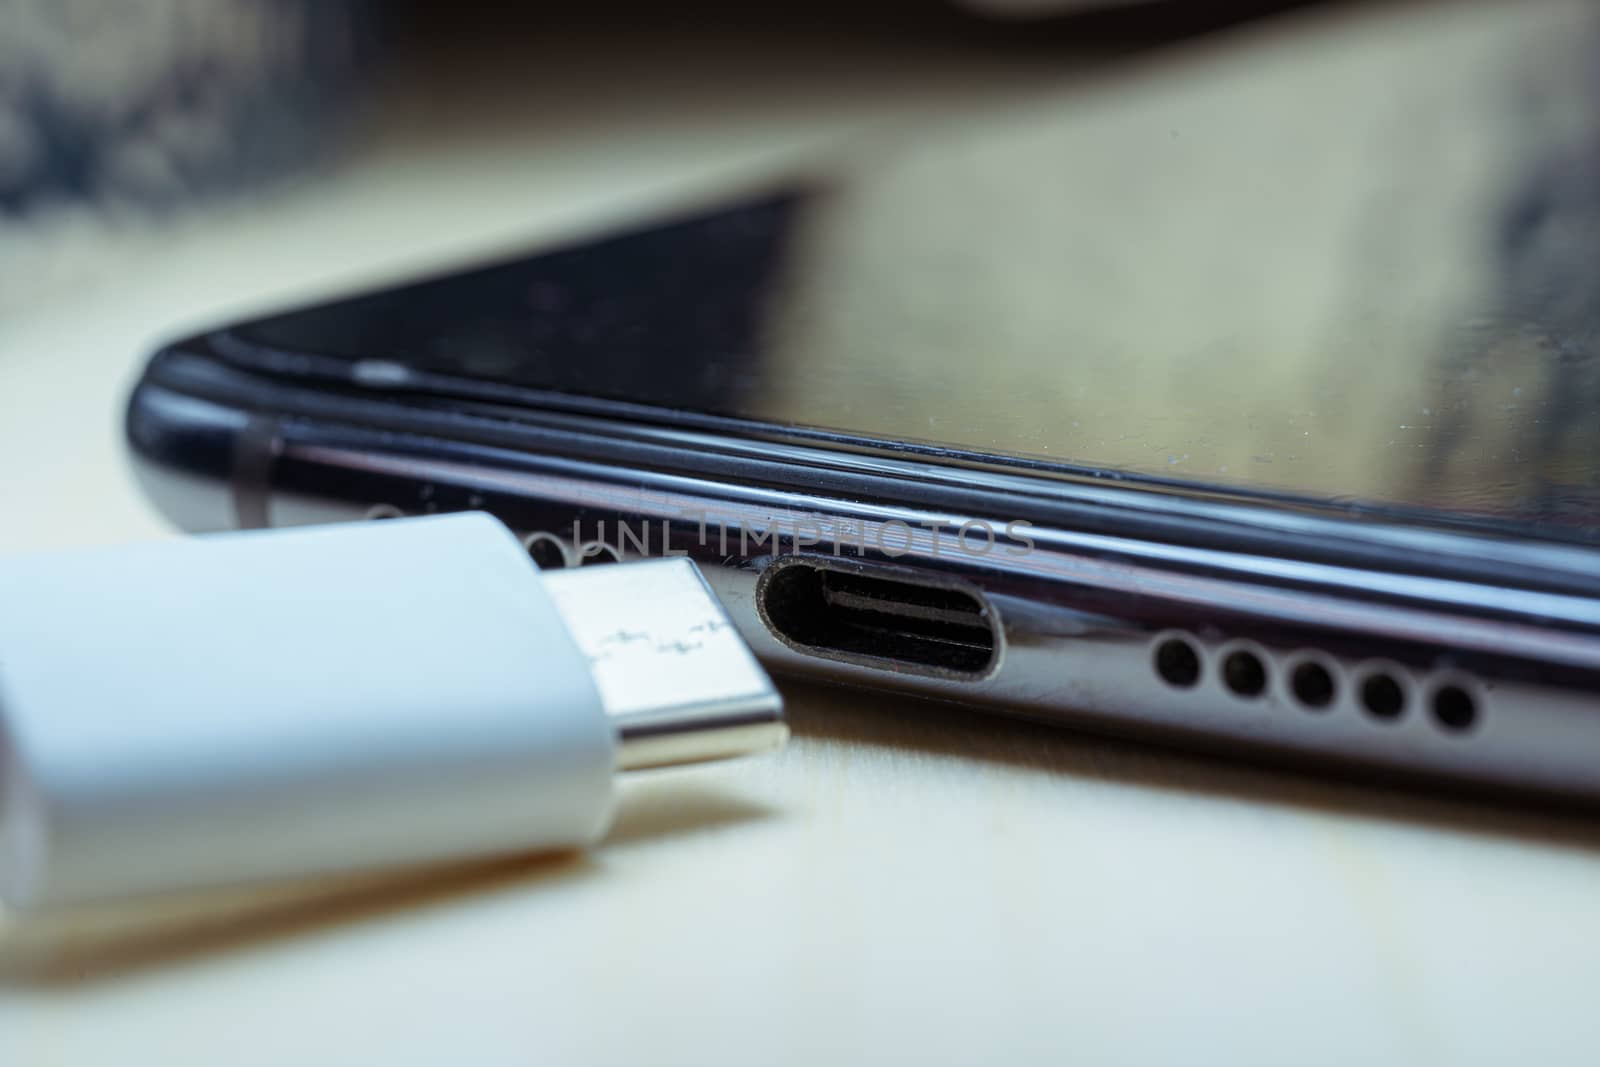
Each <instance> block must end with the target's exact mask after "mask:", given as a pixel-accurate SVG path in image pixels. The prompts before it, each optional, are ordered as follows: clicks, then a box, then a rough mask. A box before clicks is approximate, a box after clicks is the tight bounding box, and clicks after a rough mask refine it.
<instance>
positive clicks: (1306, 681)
mask: <svg viewBox="0 0 1600 1067" xmlns="http://www.w3.org/2000/svg"><path fill="white" fill-rule="evenodd" d="M1289 688H1290V689H1291V690H1293V692H1294V697H1295V699H1296V700H1298V701H1299V702H1300V703H1301V704H1303V705H1304V706H1306V707H1308V708H1311V709H1312V710H1314V711H1321V710H1323V709H1324V708H1326V707H1328V705H1330V704H1332V703H1333V698H1334V695H1335V693H1336V692H1337V687H1336V685H1335V683H1334V680H1333V672H1332V671H1330V670H1328V668H1326V667H1324V666H1323V665H1322V664H1320V663H1316V662H1313V661H1311V660H1307V661H1306V662H1304V663H1302V664H1300V665H1299V666H1297V667H1295V669H1294V671H1293V673H1291V674H1290V675H1289Z"/></svg>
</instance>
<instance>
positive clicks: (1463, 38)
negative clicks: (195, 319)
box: [235, 4, 1600, 542]
mask: <svg viewBox="0 0 1600 1067" xmlns="http://www.w3.org/2000/svg"><path fill="white" fill-rule="evenodd" d="M1471 7H1474V8H1475V7H1477V5H1471ZM1512 7H1515V9H1514V10H1513V9H1511V8H1512ZM1430 10H1431V11H1432V16H1433V17H1432V18H1431V20H1430V19H1423V18H1420V17H1418V18H1413V19H1411V20H1410V21H1406V19H1405V18H1401V19H1400V20H1399V21H1398V22H1395V21H1393V20H1389V21H1386V22H1385V23H1384V26H1385V32H1384V33H1383V34H1378V33H1375V32H1374V33H1368V32H1366V31H1363V30H1360V29H1348V28H1340V29H1337V30H1334V29H1299V30H1295V31H1293V32H1289V31H1279V32H1277V33H1275V34H1258V35H1256V36H1255V37H1252V38H1251V39H1250V40H1249V41H1247V42H1246V43H1244V44H1233V45H1228V46H1221V45H1215V44H1213V45H1209V46H1207V47H1206V48H1204V49H1199V50H1196V51H1193V52H1191V53H1189V54H1180V55H1178V56H1176V57H1175V58H1170V59H1167V60H1163V61H1161V62H1159V63H1157V62H1148V63H1145V64H1144V65H1143V66H1142V67H1141V68H1140V69H1139V70H1137V71H1134V72H1131V73H1128V74H1125V75H1122V76H1117V77H1104V78H1102V79H1100V80H1099V81H1097V82H1094V83H1088V84H1073V85H1062V86H1059V87H1056V88H1054V89H1048V90H1046V89H1041V90H1040V91H1039V92H1038V93H1037V94H1036V95H1035V96H1033V97H1031V98H1030V99H1028V100H1027V101H1024V102H1018V103H1016V104H1014V105H1013V106H1011V107H1009V108H1007V109H1003V110H997V111H996V112H994V113H991V114H987V115H985V116H983V117H982V119H981V120H980V121H961V122H952V123H951V124H950V125H949V127H948V128H946V129H944V130H940V131H923V132H922V133H921V134H919V135H918V136H916V137H907V138H905V139H904V140H903V141H902V142H901V143H897V144H894V145H888V146H879V147H877V148H874V149H873V150H871V151H869V152H864V153H862V154H860V155H858V156H857V157H855V158H853V159H852V160H851V161H850V163H849V164H848V165H846V166H844V167H842V168H840V169H839V170H838V172H837V173H836V174H834V175H833V176H832V177H830V178H828V179H826V180H824V181H821V182H820V183H808V184H807V185H805V186H804V187H796V188H795V189H793V190H791V191H789V192H786V193H783V194H781V195H774V196H767V197H764V198H761V199H759V200H754V201H751V202H746V203H742V204H737V205H734V206H731V207H727V208H725V209H722V210H718V211H713V212H709V213H706V214H704V215H701V216H698V217H694V218H690V219H687V220H680V221H676V222H673V223H671V224H668V225H664V226H658V227H654V228H650V229H645V230H639V231H636V232H632V233H628V234H623V235H621V236H613V237H609V238H607V239H604V240H598V241H595V242H592V243H589V244H585V245H582V246H578V247H569V248H565V249H562V250H558V251H554V252H549V253H545V254H540V255H536V256H533V257H531V258H528V259H524V260H521V261H517V262H512V263H506V264H502V265H499V266H495V267H490V268H487V269H484V270H480V271H475V272H471V273H467V274H461V275H457V276H453V277H450V278H444V279H439V280H435V281H430V282H426V283H422V284H419V285H414V286H408V287H406V288H403V289H398V290H392V291H389V292H386V293H380V294H375V295H372V296H368V297H363V298H359V299H355V300H350V301H345V302H342V303H339V304H334V305H329V306H326V307H323V308H318V309H314V310H311V311H306V312H300V313H296V314H291V315H285V316H280V317H277V318H274V319H270V320H266V321H262V322H259V323H255V324H252V325H250V326H247V327H244V328H241V329H240V330H238V331H235V335H236V336H237V337H238V338H239V339H241V340H243V341H245V342H247V343H248V344H250V345H255V346H261V347H262V348H263V350H265V349H270V348H276V349H287V350H290V351H294V352H302V353H304V352H309V353H315V354H321V355H324V356H328V357H333V358H335V359H337V360H348V361H352V362H354V361H361V362H362V363H363V364H365V363H366V362H367V361H373V362H375V363H377V364H381V365H383V366H386V367H390V368H392V367H393V366H394V365H396V364H398V365H401V366H402V367H404V368H406V369H407V370H408V371H414V372H430V373H432V374H436V375H447V376H452V377H457V378H469V379H476V380H488V381H494V382H500V383H504V384H507V385H514V386H522V387H527V388H532V389H538V390H542V391H546V392H549V393H552V394H557V395H558V396H559V395H569V396H584V397H599V398H605V399H610V400H618V401H627V402H631V403H635V404H641V405H646V406H649V407H656V408H665V409H672V410H675V411H692V412H702V413H707V414H714V415H720V416H730V417H735V418H742V419H751V420H756V421H759V422H762V423H769V424H770V423H778V424H783V425H789V426H799V427H811V428H820V429H828V430H834V431H840V432H843V433H846V434H850V435H854V436H858V437H862V438H868V439H876V440H890V441H910V442H921V443H926V444H931V445H937V446H944V447H947V448H955V449H961V450H966V451H971V452H978V453H983V454H987V455H992V456H1001V457H1026V458H1028V459H1029V460H1034V461H1038V460H1043V461H1048V462H1052V463H1059V464H1061V465H1062V466H1063V468H1066V469H1071V470H1079V471H1094V472H1124V473H1128V474H1132V475H1142V476H1148V477H1153V478H1159V479H1162V480H1165V481H1174V482H1180V483H1193V484H1196V485H1200V486H1206V487H1220V488H1223V489H1235V490H1247V491H1266V492H1272V493H1283V494H1291V495H1294V496H1297V497H1302V498H1310V499H1314V500H1318V501H1329V500H1334V501H1340V502H1364V503H1370V504H1373V505H1379V506H1381V505H1386V504H1387V505H1398V506H1403V507H1406V508H1421V509H1434V510H1443V511H1446V512H1449V513H1451V514H1453V515H1458V516H1468V517H1472V518H1475V519H1479V520H1484V521H1489V522H1505V523H1507V524H1511V525H1514V526H1516V527H1517V528H1519V529H1526V528H1529V527H1538V528H1540V529H1542V530H1543V531H1545V532H1546V533H1547V534H1548V535H1549V536H1552V537H1558V538H1561V539H1566V540H1579V541H1587V542H1596V541H1600V352H1597V348H1600V15H1597V13H1596V12H1595V11H1594V10H1592V9H1591V7H1590V5H1587V4H1570V5H1568V4H1550V5H1540V6H1538V7H1537V8H1534V7H1532V6H1528V5H1514V6H1512V5H1508V6H1507V8H1504V9H1496V10H1492V11H1481V10H1480V11H1476V12H1474V13H1471V14H1463V15H1461V16H1459V17H1458V16H1439V15H1438V12H1437V10H1436V9H1430ZM1396 25H1399V26H1400V27H1402V30H1404V28H1405V27H1410V30H1409V31H1408V32H1397V31H1396V30H1395V26H1396ZM356 377H357V378H358V380H359V378H360V376H359V375H357V376H356Z"/></svg>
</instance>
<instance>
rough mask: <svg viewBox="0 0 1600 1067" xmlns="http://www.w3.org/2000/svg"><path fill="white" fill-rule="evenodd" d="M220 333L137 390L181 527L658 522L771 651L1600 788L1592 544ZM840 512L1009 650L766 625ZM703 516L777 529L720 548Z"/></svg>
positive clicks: (161, 487) (860, 675)
mask: <svg viewBox="0 0 1600 1067" xmlns="http://www.w3.org/2000/svg"><path fill="white" fill-rule="evenodd" d="M216 341H217V338H216V337H215V336H213V337H210V338H199V339H194V340H192V341H189V342H185V343H181V344H178V345H175V346H172V347H170V348H169V349H167V350H166V351H164V352H163V353H161V354H160V355H159V356H158V357H157V358H156V359H155V360H153V361H152V363H151V364H150V366H149V367H148V368H147V370H146V373H145V377H144V379H143V381H142V382H141V383H140V384H139V386H138V387H137V389H136V390H135V392H134V394H133V397H132V399H131V401H130V405H129V411H128V423H127V429H128V436H129V440H130V443H131V444H132V446H133V450H134V453H135V455H136V457H137V461H136V467H137V469H138V471H139V475H140V477H141V479H142V480H143V482H144V483H145V485H146V488H147V491H148V492H149V493H150V495H151V496H152V498H153V499H154V500H155V501H156V502H157V504H158V506H160V507H161V508H162V510H163V511H164V512H165V513H166V514H168V515H169V516H170V517H172V518H173V519H174V520H176V521H177V522H178V523H179V525H181V526H184V527H186V528H188V529H214V528H226V527H236V526H267V525H272V526H279V525H294V524H299V523H303V522H313V521H333V520H341V519H354V518H359V517H362V516H364V515H366V514H368V513H369V511H370V509H371V508H372V507H373V506H374V505H382V506H385V507H389V508H391V509H393V510H394V511H397V512H400V513H407V512H426V511H447V510H459V509H464V508H482V509H484V510H488V511H491V512H493V513H495V514H497V515H499V516H500V517H501V518H502V519H504V520H505V521H507V523H508V524H509V525H511V526H512V527H513V528H515V529H518V530H519V531H522V532H524V533H533V532H535V531H547V532H553V533H556V534H558V535H560V536H563V537H565V538H566V539H567V540H568V541H570V540H572V538H571V537H570V536H569V535H568V531H570V530H571V529H572V524H573V522H574V520H576V521H577V522H578V523H579V530H580V535H581V531H582V530H583V529H584V528H585V527H587V528H589V529H595V528H596V526H597V524H598V523H600V522H612V523H615V522H617V521H618V520H625V521H628V522H631V523H635V524H637V523H640V522H648V523H650V524H651V526H650V528H651V529H653V530H656V531H660V539H659V541H658V544H660V545H661V548H660V549H658V551H659V550H662V549H668V550H671V551H673V552H682V553H685V554H688V555H690V556H692V557H693V558H695V559H696V560H697V562H699V563H700V564H701V566H702V569H703V571H704V573H705V575H706V577H707V579H708V581H709V582H710V583H711V584H712V586H713V587H714V588H715V589H716V591H717V593H718V595H719V596H720V597H721V598H722V600H723V602H724V604H725V605H726V607H727V609H728V611H729V614H730V616H731V617H732V618H733V619H734V621H735V623H736V624H737V625H738V626H739V628H740V629H741V631H742V632H743V633H744V635H745V637H746V638H747V639H748V640H749V641H750V643H751V645H752V646H753V647H754V649H755V650H756V652H757V654H758V655H759V656H760V657H761V658H762V659H763V660H764V661H765V662H766V663H767V664H768V665H769V666H770V667H772V668H774V669H775V670H778V671H780V672H784V673H792V674H800V675H805V676H809V677H813V678H819V679H822V680H826V681H831V682H839V683H844V684H849V685H854V686H862V687H867V688H878V689H893V690H896V691H900V692H905V693H910V694H914V695H918V696H923V697H930V698H935V699H942V700H953V701H960V702H962V703H967V704H974V705H981V706H984V707H988V708H992V709H995V710H1002V711H1008V712H1014V713H1020V714H1024V715H1028V716H1030V717H1034V718H1041V719H1048V720H1052V721H1060V722H1064V723H1072V724H1075V725H1080V726H1086V727H1090V728H1094V729H1100V730H1107V731H1113V732H1118V733H1130V732H1131V733H1137V734H1143V735H1153V736H1160V737H1163V738H1170V739H1174V740H1178V741H1181V742H1183V743H1186V744H1190V745H1200V746H1212V747H1216V746H1221V747H1224V748H1226V749H1229V750H1237V749H1241V748H1243V749H1252V750H1258V751H1268V752H1276V753H1281V754H1290V755H1295V756H1301V757H1311V758H1313V759H1316V760H1319V761H1326V760H1333V761H1335V762H1340V763H1343V764H1346V765H1354V766H1362V767H1367V768H1373V769H1379V770H1382V771H1388V772H1397V773H1400V774H1412V775H1415V774H1421V775H1425V776H1434V777H1440V778H1445V779H1452V780H1457V781H1463V782H1473V783H1481V784H1489V785H1495V786H1505V787H1514V788H1524V789H1534V790H1538V791H1541V792H1546V793H1551V794H1559V795H1564V796H1569V797H1579V798H1584V799H1587V800H1591V801H1592V800H1600V552H1596V551H1594V550H1591V549H1588V548H1584V547H1580V546H1577V545H1572V544H1563V543H1559V542H1546V541H1535V540H1530V539H1517V538H1511V537H1505V536H1497V537H1490V536H1483V535H1482V533H1481V532H1473V530H1472V524H1471V522H1468V523H1466V524H1462V525H1458V527H1457V528H1451V527H1449V526H1446V525H1443V524H1439V523H1434V524H1432V525H1425V524H1422V523H1419V522H1416V521H1407V520H1408V519H1412V518H1414V517H1408V516H1406V515H1404V514H1403V513H1400V512H1394V511H1389V512H1385V511H1378V510H1376V509H1366V510H1365V511H1363V512H1360V513H1357V512H1355V511H1353V510H1352V509H1334V508H1329V507H1327V506H1323V505H1318V504H1315V503H1312V502H1306V501H1298V500H1294V499H1292V498H1287V497H1274V496H1271V495H1270V494H1245V493H1226V492H1222V491H1208V490H1205V489H1197V488H1194V487H1187V486H1182V485H1180V484H1177V483H1167V482H1160V481H1157V480H1154V479H1134V478H1120V477H1117V476H1111V475H1107V474H1105V473H1104V472H1085V471H1077V470H1072V469H1070V468H1064V467H1060V466H1059V465H1049V464H1030V463H1028V462H1026V461H1017V462H1012V461H1010V460H1003V459H1000V458H997V457H985V456H981V455H974V454H971V453H964V452H957V451H953V450H948V449H937V448H934V447H932V446H924V445H918V444H916V443H913V442H897V443H888V442H875V441H868V440H862V439H857V438H851V437H848V436H845V435H838V434H830V433H827V432H825V431H815V430H802V429H795V428H790V427H778V426H765V425H759V424H753V423H745V422H740V421H738V420H732V419H717V418H714V417H711V416H695V415H691V414H688V413H682V412H661V411H657V410H654V409H640V408H638V407H636V406H633V405H625V404H609V403H607V402H603V401H596V400H593V399H589V398H572V397H560V396H550V395H546V394H527V393H523V394H518V393H517V392H516V391H513V390H507V389H504V388H502V387H493V386H489V387H483V388H482V389H479V388H478V387H477V386H476V383H461V382H447V383H437V382H434V383H429V382H418V381H415V380H412V381H410V382H408V383H407V388H405V389H396V388H391V387H384V386H383V383H381V382H372V383H369V384H363V383H361V382H360V381H351V380H344V381H338V380H334V379H333V378H331V377H329V378H325V379H324V380H321V381H319V380H317V379H318V376H317V374H315V373H312V374H310V375H306V376H303V380H300V381H292V382H286V381H285V380H283V377H282V376H281V375H278V374H272V373H264V371H270V370H271V368H258V367H248V366H241V365H240V361H239V360H238V359H230V358H229V355H230V353H228V352H227V344H226V342H225V341H224V342H223V343H222V344H220V345H219V344H217V343H216ZM219 349H220V350H219ZM302 369H303V368H302ZM391 384H392V383H391ZM474 393H477V394H478V395H474ZM979 519H981V520H983V521H985V522H991V523H998V524H1000V525H1004V524H1005V523H1006V522H1009V521H1010V520H1013V519H1017V520H1022V521H1024V522H1027V523H1030V524H1031V526H1030V527H1029V528H1028V536H1029V538H1030V539H1031V541H1032V542H1033V548H1032V550H1031V551H1028V552H1025V553H1012V552H1006V551H1002V550H996V551H991V552H989V553H986V554H981V555H980V554H973V553H970V552H965V551H951V550H950V549H951V548H952V547H953V545H954V542H953V539H955V538H959V537H960V530H961V526H962V524H963V523H964V522H968V521H973V520H979ZM838 520H843V521H845V522H848V523H851V524H859V526H860V527H861V529H862V530H863V531H865V536H864V542H865V543H864V544H863V546H862V549H861V550H860V551H859V552H854V553H847V555H851V558H857V559H859V560H861V561H862V562H863V563H867V564H877V565H883V566H885V567H893V568H900V569H904V568H914V569H917V570H919V571H921V572H924V573H929V574H935V575H938V576H939V578H940V579H941V580H950V581H958V582H961V583H965V584H966V585H969V586H971V587H974V588H977V589H979V590H981V591H982V593H983V595H984V597H985V598H986V599H987V602H988V604H989V606H990V608H991V609H992V610H993V612H995V613H996V614H997V615H998V617H999V622H1000V633H1001V635H1002V639H1001V641H1000V642H999V649H998V659H997V662H996V664H995V666H994V668H993V669H992V670H990V671H989V672H988V673H987V674H986V675H984V676H983V677H980V678H951V677H947V676H940V675H938V674H935V673H919V672H906V671H895V670H890V669H885V666H884V665H882V664H872V663H868V662H859V661H851V660H849V659H847V658H837V657H819V656H815V655H810V654H807V653H806V652H805V651H803V650H800V649H797V648H795V647H793V646H792V644H790V643H786V642H784V641H782V640H779V639H778V638H777V637H775V636H774V635H773V633H772V632H771V631H770V630H769V629H768V627H767V626H766V625H765V624H764V622H763V620H762V617H761V612H760V611H759V609H758V604H757V601H756V590H757V583H758V582H759V581H760V578H761V575H762V573H763V571H764V570H765V569H766V568H767V567H770V566H772V565H773V561H774V559H777V558H785V557H789V556H792V555H794V554H796V553H797V552H798V553H806V552H813V553H814V552H819V551H820V552H824V553H826V552H828V548H827V546H820V547H819V546H817V545H806V544H803V543H797V540H799V539H797V538H796V536H794V534H793V533H787V534H786V533H785V532H784V529H785V526H786V525H787V528H788V529H789V530H791V531H792V530H795V529H797V527H796V526H795V523H797V522H803V521H838ZM892 523H900V524H903V525H905V526H906V527H908V528H910V529H912V530H915V531H920V532H922V533H923V534H925V535H926V536H925V537H923V538H921V539H920V540H913V541H912V542H911V543H910V544H909V545H908V546H903V547H905V548H906V549H907V550H906V551H899V552H895V553H889V552H886V551H884V550H883V549H882V548H880V547H879V546H880V538H879V536H877V535H878V534H881V533H882V531H883V530H884V528H885V527H886V526H887V525H889V524H892ZM708 529H710V530H716V531H729V530H732V531H741V530H743V531H750V532H751V533H752V534H758V533H759V534H765V535H767V539H764V540H763V541H761V542H760V543H759V547H758V548H757V549H756V551H753V552H752V551H750V550H749V549H750V548H751V547H754V545H751V546H747V547H746V550H744V551H742V552H741V551H731V552H730V551H729V550H728V546H727V544H726V543H724V542H722V541H721V539H720V538H717V537H714V536H713V537H710V538H708V537H706V536H705V531H706V530H708ZM897 529H898V528H897ZM708 542H709V543H708ZM896 547H897V548H899V547H902V546H901V545H900V543H899V542H896ZM941 548H942V549H943V550H942V551H941ZM1174 634H1177V635H1181V639H1182V640H1183V641H1186V642H1189V643H1190V644H1191V645H1192V647H1193V648H1194V649H1195V650H1196V651H1197V652H1199V654H1200V658H1201V660H1202V666H1203V669H1202V672H1201V677H1200V679H1199V681H1198V682H1197V683H1196V684H1195V685H1193V686H1190V687H1183V688H1181V687H1175V686H1174V685H1172V684H1170V683H1168V682H1167V681H1164V680H1163V679H1162V678H1161V677H1160V675H1159V674H1158V673H1157V671H1156V670H1155V669H1154V668H1153V656H1154V651H1155V649H1156V648H1157V647H1158V646H1160V644H1161V643H1162V642H1163V641H1165V640H1167V639H1168V638H1169V637H1171V636H1172V635H1174ZM1236 650H1243V651H1245V652H1247V653H1249V654H1251V655H1254V656H1255V657H1257V658H1258V659H1259V660H1260V661H1261V662H1262V663H1264V664H1265V665H1266V666H1267V668H1268V679H1267V684H1266V685H1265V688H1264V690H1263V691H1262V692H1261V693H1260V694H1259V695H1257V696H1254V697H1244V696H1241V695H1239V694H1238V693H1236V692H1233V691H1230V689H1229V688H1228V686H1227V685H1226V684H1224V681H1223V679H1222V671H1221V668H1220V666H1219V665H1220V664H1221V663H1222V661H1223V658H1224V657H1225V656H1227V655H1228V654H1229V653H1230V652H1233V651H1236ZM1307 661H1311V662H1315V663H1317V664H1320V665H1322V666H1324V667H1325V668H1326V669H1327V670H1328V671H1329V672H1330V673H1331V674H1332V675H1333V677H1334V678H1335V679H1336V680H1337V682H1338V684H1337V695H1336V697H1335V698H1334V699H1333V700H1332V702H1331V703H1330V704H1329V705H1328V706H1326V707H1324V708H1322V709H1320V710H1312V709H1310V708H1309V707H1307V706H1306V705H1305V704H1304V702H1303V701H1299V700H1297V699H1296V697H1295V695H1294V693H1293V692H1292V687H1291V685H1290V682H1289V679H1290V677H1291V674H1292V671H1293V669H1294V667H1296V666H1297V665H1299V664H1300V663H1303V662H1307ZM1374 672H1377V673H1381V674H1384V675H1387V676H1389V677H1392V678H1393V679H1395V680H1396V681H1397V682H1398V683H1399V685H1400V687H1401V690H1402V694H1403V697H1404V701H1405V705H1406V710H1405V712H1404V713H1403V714H1401V715H1399V716H1397V717H1394V718H1379V717H1376V716H1375V715H1373V714H1372V713H1371V712H1369V711H1367V710H1366V709H1364V708H1363V707H1362V706H1361V701H1360V699H1359V697H1358V693H1359V690H1360V686H1361V684H1362V682H1363V679H1364V678H1366V677H1368V676H1370V675H1372V674H1373V673H1374ZM1446 686H1450V687H1454V688H1456V689H1458V690H1460V691H1463V692H1466V693H1469V694H1470V696H1471V699H1472V700H1473V701H1474V702H1475V705H1476V707H1477V709H1478V716H1477V719H1476V721H1475V722H1474V724H1473V725H1472V727H1471V728H1470V729H1467V730H1455V729H1449V728H1446V727H1445V726H1443V725H1441V722H1440V721H1439V719H1438V718H1437V717H1436V716H1435V715H1434V714H1432V713H1431V709H1430V707H1429V703H1430V700H1431V699H1432V698H1433V696H1434V695H1435V694H1436V693H1437V692H1439V690H1440V689H1441V687H1446Z"/></svg>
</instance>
